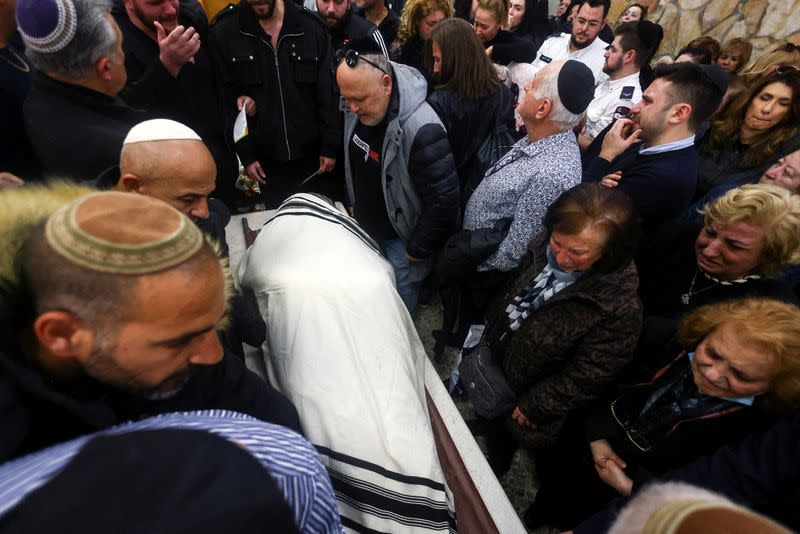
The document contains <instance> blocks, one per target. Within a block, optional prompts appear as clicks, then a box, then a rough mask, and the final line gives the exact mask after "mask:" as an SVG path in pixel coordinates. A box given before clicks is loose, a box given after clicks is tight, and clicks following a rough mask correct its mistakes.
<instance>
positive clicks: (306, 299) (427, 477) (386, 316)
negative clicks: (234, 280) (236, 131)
mask: <svg viewBox="0 0 800 534" xmlns="http://www.w3.org/2000/svg"><path fill="white" fill-rule="evenodd" d="M239 278H240V281H241V285H242V288H243V289H244V290H245V291H246V292H250V293H251V294H252V295H253V296H254V297H255V299H256V301H257V303H258V307H259V311H260V312H261V315H262V316H263V318H264V320H265V322H266V324H267V340H266V342H265V343H264V345H263V350H264V358H265V361H266V367H267V370H268V373H269V376H270V380H271V382H272V383H273V384H275V386H276V387H277V388H278V389H280V390H281V391H282V392H283V393H284V394H285V395H287V396H288V397H289V398H290V399H291V400H292V402H293V403H294V404H295V406H296V407H297V410H298V412H299V413H300V421H301V424H302V426H303V431H304V433H305V435H306V437H307V438H308V439H309V441H311V442H312V443H313V444H314V445H315V446H316V447H317V450H318V451H319V453H320V455H321V457H322V461H323V463H324V464H325V465H326V467H327V469H328V473H329V474H330V477H331V481H332V482H333V488H334V491H335V493H336V498H337V501H338V504H339V509H340V512H341V514H342V524H343V525H344V527H345V530H348V531H350V530H353V531H364V530H365V529H372V530H373V531H379V532H391V533H401V532H447V531H454V530H455V520H454V514H453V506H452V497H451V494H450V491H449V489H448V488H447V486H446V484H445V481H444V475H443V474H442V470H441V467H440V465H439V460H438V457H437V454H436V445H435V442H434V437H433V433H432V430H431V424H430V419H429V417H428V410H427V407H426V403H425V384H424V368H425V367H424V364H425V361H424V359H425V358H426V357H427V356H426V354H425V350H424V348H423V346H422V343H421V342H420V339H419V336H418V335H417V332H416V329H415V328H414V323H413V321H412V320H411V317H410V316H409V314H408V311H407V310H406V307H405V305H404V304H403V301H402V300H401V299H400V296H399V295H398V294H397V291H396V290H395V283H394V274H393V270H392V267H391V265H390V264H389V263H388V262H387V261H386V260H385V259H384V258H383V257H382V256H381V253H380V249H379V247H378V246H377V244H376V243H375V242H374V241H373V240H372V239H371V238H370V237H369V236H368V235H367V234H366V232H364V231H363V230H361V228H360V227H359V226H358V224H357V223H356V222H355V221H354V220H353V219H352V218H350V217H348V216H347V215H346V214H343V213H342V212H340V211H338V210H337V209H336V208H335V207H334V206H333V205H332V204H330V202H329V201H328V200H327V199H324V198H323V197H319V196H316V195H309V194H299V195H295V196H293V197H290V198H289V199H288V200H287V201H286V202H285V203H284V204H283V205H282V206H281V207H280V209H279V210H278V212H277V214H276V216H275V217H274V218H273V219H272V220H271V221H270V222H268V223H267V224H266V225H265V226H264V228H263V229H262V230H261V233H260V234H259V236H258V238H257V239H256V241H255V243H254V244H253V246H252V247H251V248H250V249H249V250H248V251H247V252H245V254H244V257H243V258H242V262H241V264H240V266H239Z"/></svg>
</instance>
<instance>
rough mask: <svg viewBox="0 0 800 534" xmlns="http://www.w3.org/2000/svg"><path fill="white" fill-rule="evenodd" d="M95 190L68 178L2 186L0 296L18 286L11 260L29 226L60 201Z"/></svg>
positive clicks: (29, 228) (16, 271)
mask: <svg viewBox="0 0 800 534" xmlns="http://www.w3.org/2000/svg"><path fill="white" fill-rule="evenodd" d="M95 192H97V190H96V189H94V188H91V187H88V186H86V185H81V184H78V183H75V182H74V181H71V180H68V179H64V180H63V181H62V180H54V181H51V182H49V183H38V184H26V185H25V186H23V187H6V188H4V189H3V190H2V192H0V247H2V250H3V254H2V255H0V297H3V296H5V295H7V294H8V293H9V292H13V291H15V290H17V289H18V288H19V284H20V273H19V272H18V265H16V263H15V262H16V259H17V256H18V255H19V251H20V249H21V248H22V244H23V243H24V242H25V240H26V239H27V238H28V235H29V234H30V233H31V232H32V231H33V229H34V228H36V226H37V225H39V224H40V223H42V222H43V221H45V220H46V219H47V218H48V217H49V216H50V215H51V214H52V213H53V212H54V211H56V210H57V209H58V208H60V207H61V206H63V205H64V204H69V203H70V202H72V201H73V200H76V199H78V198H80V197H82V196H84V195H88V194H90V193H95Z"/></svg>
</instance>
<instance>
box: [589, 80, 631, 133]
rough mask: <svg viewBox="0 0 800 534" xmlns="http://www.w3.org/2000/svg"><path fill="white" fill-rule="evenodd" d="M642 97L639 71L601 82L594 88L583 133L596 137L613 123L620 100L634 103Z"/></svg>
mask: <svg viewBox="0 0 800 534" xmlns="http://www.w3.org/2000/svg"><path fill="white" fill-rule="evenodd" d="M641 99H642V87H641V86H640V85H639V71H636V72H635V73H634V74H631V75H630V76H625V77H624V78H620V79H619V80H606V81H604V82H602V83H600V85H598V86H597V87H596V88H595V90H594V99H593V100H592V101H591V102H590V103H589V107H588V108H586V127H585V128H584V129H583V132H582V133H583V135H584V136H585V137H587V138H589V139H594V138H595V137H597V134H599V133H600V132H602V131H603V129H604V128H605V127H606V126H608V125H609V124H611V121H612V119H613V117H614V112H615V111H616V110H617V107H618V105H619V101H620V100H630V102H631V103H632V104H636V103H638V102H639V100H641ZM628 111H630V110H628Z"/></svg>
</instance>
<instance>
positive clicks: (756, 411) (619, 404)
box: [581, 353, 773, 487]
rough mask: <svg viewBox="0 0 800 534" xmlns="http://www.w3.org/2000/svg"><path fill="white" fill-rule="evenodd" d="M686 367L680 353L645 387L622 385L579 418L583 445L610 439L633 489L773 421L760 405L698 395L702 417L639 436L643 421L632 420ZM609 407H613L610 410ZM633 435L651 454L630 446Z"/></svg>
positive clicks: (682, 417) (686, 417)
mask: <svg viewBox="0 0 800 534" xmlns="http://www.w3.org/2000/svg"><path fill="white" fill-rule="evenodd" d="M689 365H690V363H689V361H688V357H687V356H686V353H682V354H681V355H680V356H679V357H678V358H676V359H674V360H673V361H672V362H670V363H669V364H667V365H666V366H664V367H663V368H661V369H659V370H658V371H657V372H656V373H655V374H654V375H653V376H652V377H651V378H650V379H649V381H648V382H646V383H640V384H636V385H622V386H620V387H619V394H618V395H616V396H612V398H614V399H615V400H614V401H612V402H598V403H596V404H595V405H594V406H593V407H592V408H591V410H590V411H589V413H587V414H586V415H585V416H584V417H583V418H582V422H581V427H582V428H583V431H584V435H585V439H586V442H587V444H588V443H590V442H592V441H596V440H599V439H606V440H608V441H609V443H610V444H611V448H612V449H613V450H614V452H616V453H617V455H619V457H620V458H622V459H623V460H625V462H626V463H627V467H626V469H625V473H626V474H627V475H628V476H629V477H630V478H631V479H632V480H633V482H634V487H639V486H641V485H642V484H644V483H646V482H648V481H649V480H650V479H651V478H652V477H654V476H659V475H662V474H664V473H666V472H667V471H669V470H672V469H676V468H678V467H680V466H682V465H685V464H687V463H689V462H691V461H693V460H695V459H697V458H699V457H701V456H703V455H706V454H711V453H712V452H714V451H715V450H716V449H717V448H719V447H721V446H722V445H725V444H727V443H732V442H735V441H736V440H738V439H741V438H743V437H744V436H746V435H747V434H748V433H749V432H752V431H754V430H756V429H758V428H760V427H761V426H762V425H764V424H768V423H769V422H770V421H772V420H773V419H772V418H771V417H770V416H769V414H768V413H767V412H764V411H763V410H761V409H760V408H759V407H758V403H756V404H755V405H753V406H747V405H745V404H740V403H736V402H732V401H726V400H724V399H719V398H716V399H715V398H712V397H707V396H705V395H701V396H700V399H699V400H698V401H697V402H698V405H697V406H699V408H698V413H700V414H702V415H695V416H689V415H686V414H683V413H682V414H681V415H680V416H679V417H678V418H677V420H676V422H674V423H672V425H671V426H670V428H668V429H661V430H660V431H659V430H656V431H651V432H650V433H648V432H646V431H641V432H638V430H640V428H639V426H638V425H639V424H641V423H642V421H639V422H636V417H637V414H638V413H639V410H640V409H641V407H642V406H644V404H645V402H646V401H647V400H649V399H650V396H651V395H653V394H654V393H655V392H656V391H658V390H659V389H661V388H663V387H665V385H666V384H668V383H669V381H670V380H671V379H672V378H673V377H675V376H677V374H679V373H680V372H681V371H682V370H683V369H685V368H686V367H688V366H689ZM611 404H614V410H613V411H612V409H611ZM626 406H627V407H628V409H627V410H626ZM636 407H638V409H637V408H636ZM615 414H616V415H615ZM626 414H627V415H629V416H631V417H630V421H632V422H630V423H626V424H628V427H627V431H628V432H627V433H626V429H623V427H622V426H621V423H620V422H618V421H617V419H616V418H619V420H620V421H622V422H625V420H626ZM647 423H649V424H653V423H654V421H652V420H647ZM664 430H666V431H664ZM635 431H636V433H637V434H638V435H639V436H645V437H644V439H642V438H637V439H638V442H639V443H640V444H641V443H644V442H645V441H646V442H647V443H648V444H649V445H650V449H648V450H646V451H643V450H641V449H640V448H639V446H637V445H636V444H634V442H633V441H632V440H631V438H630V437H629V435H631V434H633V433H634V432H635ZM626 434H628V435H626Z"/></svg>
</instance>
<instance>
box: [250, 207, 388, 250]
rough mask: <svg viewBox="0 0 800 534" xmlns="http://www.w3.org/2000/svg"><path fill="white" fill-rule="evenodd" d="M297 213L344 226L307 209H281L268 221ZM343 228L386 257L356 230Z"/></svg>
mask: <svg viewBox="0 0 800 534" xmlns="http://www.w3.org/2000/svg"><path fill="white" fill-rule="evenodd" d="M298 215H299V216H305V217H314V218H315V219H320V220H323V221H327V222H332V223H334V224H339V225H341V226H345V225H343V224H342V223H341V221H338V220H336V219H332V218H331V217H328V216H326V215H325V214H324V213H309V212H307V211H282V212H280V213H278V214H277V215H275V216H274V217H273V218H272V219H270V222H272V221H274V220H275V219H277V218H279V217H285V216H298ZM265 226H266V225H265ZM345 230H348V231H350V233H352V234H353V235H355V236H356V237H357V238H359V239H360V240H361V241H362V242H363V243H364V244H365V245H367V246H368V247H370V248H371V249H372V250H373V252H375V254H377V255H378V256H380V257H381V258H383V259H386V258H385V257H384V256H383V253H382V252H381V250H380V249H378V248H375V247H374V246H373V245H372V244H371V243H370V242H369V241H367V240H365V239H364V238H362V237H361V236H360V235H358V234H357V233H356V232H353V231H352V230H350V229H349V228H347V227H346V226H345Z"/></svg>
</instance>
